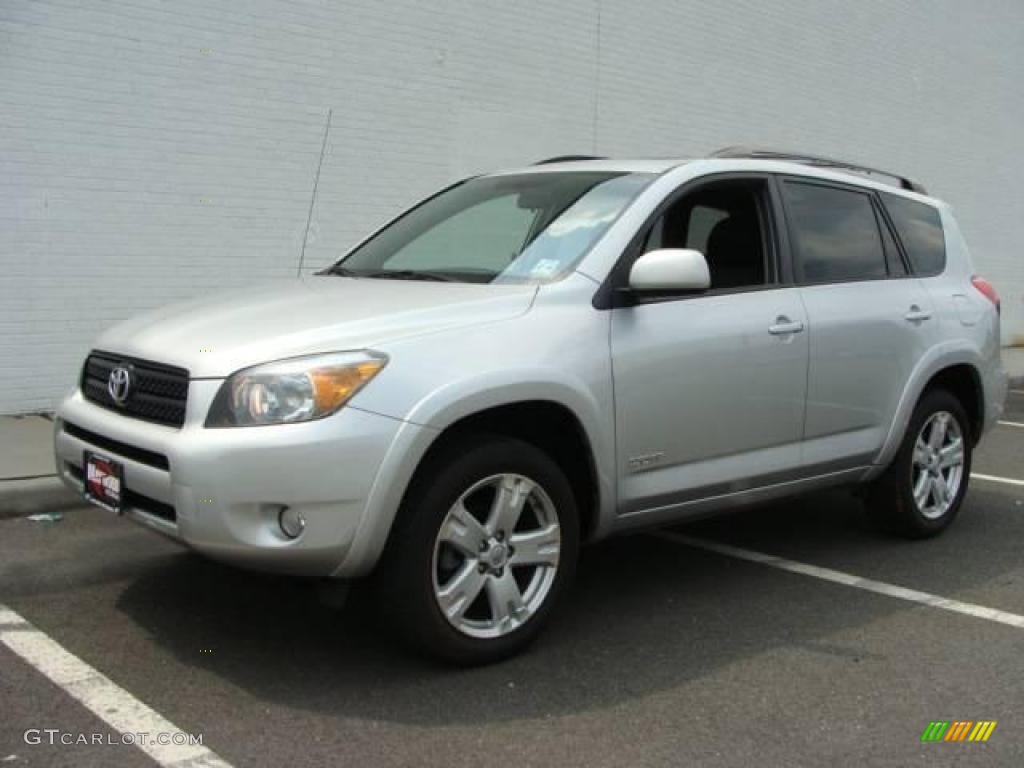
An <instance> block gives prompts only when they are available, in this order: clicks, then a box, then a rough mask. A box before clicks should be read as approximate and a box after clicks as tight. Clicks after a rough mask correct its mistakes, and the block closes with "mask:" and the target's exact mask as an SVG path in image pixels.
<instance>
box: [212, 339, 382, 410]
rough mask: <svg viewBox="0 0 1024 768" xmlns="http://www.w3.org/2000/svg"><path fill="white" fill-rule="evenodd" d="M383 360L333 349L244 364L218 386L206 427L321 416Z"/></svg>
mask: <svg viewBox="0 0 1024 768" xmlns="http://www.w3.org/2000/svg"><path fill="white" fill-rule="evenodd" d="M387 361H388V359H387V357H386V356H385V355H382V354H380V353H379V352H370V351H362V352H337V353H332V354H327V355H313V356H309V357H294V358H291V359H289V360H279V361H277V362H275V363H266V364H264V365H257V366H254V367H253V368H245V369H243V370H241V371H238V372H236V373H233V374H231V376H229V377H228V378H227V380H226V381H225V382H224V383H223V384H222V385H221V388H220V390H219V391H218V392H217V396H216V397H215V398H214V399H213V405H211V406H210V413H209V415H208V416H207V417H206V426H208V427H252V426H258V425H261V424H291V423H295V422H298V421H312V420H313V419H322V418H323V417H324V416H329V415H330V414H332V413H334V412H335V411H336V410H338V409H339V408H341V406H343V405H344V404H345V403H346V402H348V400H349V399H350V398H351V397H352V396H353V395H354V394H355V393H356V392H358V391H359V390H360V389H362V387H363V385H364V384H366V382H368V381H369V380H370V379H372V378H373V377H374V376H376V375H377V374H378V373H379V372H380V369H381V368H383V367H384V365H385V364H386V363H387Z"/></svg>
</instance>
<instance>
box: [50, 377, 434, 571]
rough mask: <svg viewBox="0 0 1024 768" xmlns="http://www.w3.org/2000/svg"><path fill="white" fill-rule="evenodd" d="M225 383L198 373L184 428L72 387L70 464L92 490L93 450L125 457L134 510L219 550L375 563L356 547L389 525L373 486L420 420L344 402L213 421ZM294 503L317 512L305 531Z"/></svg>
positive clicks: (71, 481)
mask: <svg viewBox="0 0 1024 768" xmlns="http://www.w3.org/2000/svg"><path fill="white" fill-rule="evenodd" d="M220 383H221V382H220V381H215V380H194V381H192V382H190V385H189V398H188V409H189V414H188V415H187V416H186V421H185V425H184V426H183V427H182V428H181V429H176V428H173V427H165V426H161V425H158V424H151V423H148V422H144V421H140V420H138V419H132V418H127V417H125V416H123V415H121V414H119V413H116V412H113V411H110V410H108V409H105V408H102V407H100V406H97V405H95V404H93V403H91V402H89V401H87V400H85V399H84V398H83V397H82V395H81V393H80V392H76V393H74V394H72V395H71V396H69V397H68V398H67V399H66V400H65V401H64V402H63V403H62V405H61V407H60V409H59V410H58V413H57V416H58V418H57V419H56V422H55V430H54V450H55V455H56V463H57V473H58V475H59V476H60V477H61V478H62V480H63V481H64V482H65V483H66V484H67V485H68V486H70V487H71V488H72V489H74V490H76V491H79V492H81V490H82V480H81V476H82V462H83V452H84V451H85V450H91V451H94V452H97V453H100V454H103V455H106V456H109V457H111V458H113V459H115V460H117V461H119V462H121V463H122V464H123V465H124V473H125V477H124V487H125V493H124V499H125V507H126V508H125V515H126V516H127V517H129V518H131V519H133V520H135V521H136V522H139V523H141V524H142V525H144V526H146V527H148V528H150V529H151V530H154V531H156V532H158V533H161V534H164V535H166V536H169V537H171V538H173V539H176V540H178V541H181V542H182V543H184V544H186V545H187V546H189V547H191V548H193V549H195V550H197V551H199V552H202V553H204V554H207V555H209V556H211V557H213V558H216V559H219V560H224V561H227V562H231V563H234V564H237V565H242V566H246V567H251V568H255V569H258V570H269V571H278V572H285V573H293V574H300V575H308V576H327V575H331V574H334V575H342V576H344V575H351V574H355V573H361V572H365V571H366V570H368V569H369V568H370V567H372V564H373V563H372V562H354V561H352V559H351V558H349V557H348V555H349V550H350V548H351V547H352V544H353V541H354V540H355V539H356V537H357V532H360V531H367V530H371V531H372V530H374V529H375V528H376V527H377V525H376V524H375V521H374V520H373V519H368V518H372V517H373V515H374V514H375V512H374V510H373V509H372V507H373V506H374V505H372V504H371V502H370V498H371V492H372V491H373V489H374V487H375V484H376V483H377V482H378V480H379V478H378V475H379V474H380V468H381V466H382V464H383V462H384V460H385V457H386V456H388V454H389V452H390V451H391V449H392V447H393V445H394V443H395V440H396V436H397V435H398V434H399V433H400V432H407V431H408V430H410V429H416V428H415V427H414V426H413V425H409V424H407V423H404V422H401V421H398V420H396V419H392V418H389V417H385V416H380V415H377V414H372V413H367V412H365V411H360V410H357V409H355V408H343V409H342V410H341V411H340V412H338V413H336V414H334V415H333V416H330V417H328V418H326V419H322V420H319V421H313V422H307V423H302V424H285V425H277V426H269V427H250V428H229V429H206V428H204V427H203V426H202V421H203V419H204V418H205V414H206V412H207V409H208V406H209V403H210V402H211V401H212V398H213V396H214V394H215V393H216V390H217V388H218V386H219V385H220ZM283 506H288V507H293V508H297V509H299V510H300V511H301V512H302V514H303V516H304V517H305V519H306V527H305V530H304V531H303V533H302V534H301V536H299V538H297V539H289V538H287V537H286V536H285V535H284V534H283V533H282V532H281V530H280V527H279V524H278V515H279V513H280V510H281V508H282V507H283ZM392 515H393V510H389V511H388V512H387V513H386V514H384V515H381V523H382V524H385V525H390V521H391V517H392ZM385 521H386V522H385ZM361 551H362V548H361ZM370 554H371V555H372V556H374V558H375V555H376V552H371V553H370ZM360 557H361V558H362V559H363V560H366V559H367V556H366V555H362V554H361V555H360Z"/></svg>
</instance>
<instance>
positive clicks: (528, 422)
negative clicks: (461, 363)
mask: <svg viewBox="0 0 1024 768" xmlns="http://www.w3.org/2000/svg"><path fill="white" fill-rule="evenodd" d="M602 413H605V414H610V413H611V405H610V403H609V404H608V406H607V407H606V408H602V407H601V405H600V403H598V402H597V401H596V400H594V399H593V398H591V397H588V394H587V393H585V392H584V391H582V390H581V389H577V388H575V387H570V386H567V385H565V384H559V383H552V382H550V381H547V382H544V383H542V384H529V383H522V382H520V383H516V384H502V385H500V386H493V387H487V388H479V387H471V386H470V385H469V383H463V385H462V386H460V387H459V388H458V391H447V392H445V391H439V392H436V393H435V396H434V397H432V398H430V399H429V400H426V401H423V402H421V403H419V404H417V406H416V407H415V408H414V409H413V412H412V413H411V414H410V415H409V417H408V419H407V420H406V422H405V424H404V425H403V429H401V430H400V431H399V435H398V437H396V440H395V443H394V444H393V445H392V448H391V450H390V451H389V454H388V456H387V457H386V458H385V460H384V463H383V464H382V466H381V469H380V470H379V471H378V476H377V478H376V479H375V481H374V488H373V491H372V492H371V499H370V501H369V502H368V505H367V510H366V512H365V514H364V519H363V520H362V522H361V523H360V525H359V529H358V530H357V532H356V534H355V537H354V540H353V543H352V545H351V547H350V548H349V550H348V552H346V553H345V556H344V558H343V560H342V562H341V564H340V565H339V566H338V568H336V569H335V571H334V575H335V576H345V577H349V576H361V575H365V574H367V573H369V572H370V571H371V570H372V569H373V567H374V566H375V564H376V562H377V561H378V560H379V558H380V556H381V554H382V553H383V551H384V548H385V546H386V545H387V542H388V540H389V539H390V536H391V531H392V530H393V529H394V528H395V523H396V521H397V516H398V514H399V511H400V510H401V509H402V508H403V502H404V501H405V498H406V495H407V493H408V492H409V488H410V487H411V486H412V484H413V482H414V481H415V479H416V477H417V475H418V474H419V473H420V472H421V471H422V470H423V468H424V467H425V466H426V464H427V463H428V462H429V461H430V460H431V458H432V457H434V456H437V455H438V453H439V452H440V451H442V450H443V449H444V447H445V446H446V445H450V444H451V442H452V441H453V440H455V439H458V438H459V437H460V436H462V435H465V434H469V433H471V432H474V431H477V432H481V433H485V432H492V433H496V434H505V435H509V436H512V437H519V438H520V439H525V440H527V441H528V442H531V443H532V444H537V445H538V447H539V448H541V450H545V451H547V452H549V455H551V454H553V455H552V458H553V459H554V460H555V461H556V462H558V463H559V465H560V466H562V467H563V470H565V469H566V467H568V470H567V471H566V474H567V475H568V476H569V480H570V483H571V485H572V487H573V493H574V496H575V497H576V499H577V504H578V507H579V515H580V528H581V538H582V539H583V540H584V541H585V540H591V539H595V538H600V537H601V536H603V535H604V534H605V533H606V532H607V531H608V530H609V529H610V522H611V519H612V517H613V516H614V505H615V487H614V472H613V471H612V470H613V468H614V450H615V447H614V439H613V437H612V435H611V429H612V425H611V419H610V417H609V418H608V420H607V422H606V421H605V420H603V419H602V418H601V414H602Z"/></svg>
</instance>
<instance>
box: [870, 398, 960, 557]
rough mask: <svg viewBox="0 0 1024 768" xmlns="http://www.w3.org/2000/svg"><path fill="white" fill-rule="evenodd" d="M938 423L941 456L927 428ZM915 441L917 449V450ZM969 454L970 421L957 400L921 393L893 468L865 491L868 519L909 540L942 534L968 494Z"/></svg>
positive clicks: (889, 468) (930, 428) (934, 434)
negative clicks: (942, 428)
mask: <svg viewBox="0 0 1024 768" xmlns="http://www.w3.org/2000/svg"><path fill="white" fill-rule="evenodd" d="M938 423H945V431H944V432H943V433H942V434H941V438H942V439H941V443H942V448H941V454H936V453H935V451H934V440H931V439H932V438H935V439H937V435H936V433H935V432H933V431H932V429H933V427H934V426H935V425H936V424H938ZM919 440H920V441H921V443H922V447H921V450H920V451H917V450H916V447H917V444H918V441H919ZM957 441H958V442H959V445H960V450H961V458H960V463H959V465H956V464H955V463H954V459H955V457H956V451H955V450H954V449H953V448H952V446H953V444H955V443H956V442H957ZM972 450H973V445H972V442H971V432H970V422H969V420H968V418H967V413H966V412H965V411H964V408H963V406H962V405H961V404H960V401H959V400H958V399H957V398H956V397H955V396H953V395H952V394H950V393H949V392H947V391H946V390H943V389H933V390H929V391H927V392H925V394H924V395H923V396H922V397H921V400H920V402H918V404H917V407H916V408H915V409H914V413H913V415H912V416H911V418H910V423H909V424H908V426H907V431H906V434H905V435H904V437H903V442H902V443H901V444H900V448H899V450H898V451H897V452H896V457H895V458H894V459H893V461H892V464H890V465H889V467H888V469H886V471H885V473H884V474H883V475H882V476H881V477H879V478H878V479H877V480H876V481H875V482H874V483H873V484H872V485H871V486H870V488H869V491H868V494H867V512H868V515H869V516H870V517H871V519H872V520H873V521H874V522H875V524H876V525H878V526H879V527H881V528H883V529H885V530H887V531H890V532H892V533H896V534H899V535H902V536H905V537H908V538H914V539H923V538H928V537H930V536H937V535H938V534H940V533H942V532H943V531H944V530H946V528H948V527H949V526H950V525H951V524H952V522H953V521H954V520H955V519H956V516H957V514H958V513H959V512H960V505H961V503H962V502H963V500H964V495H965V494H966V493H967V484H968V481H969V479H970V476H971V454H972ZM943 455H944V456H946V458H945V459H943ZM947 464H948V466H947ZM936 472H938V473H939V474H938V475H936ZM940 481H941V482H940ZM915 486H917V490H918V492H919V494H918V496H917V498H915V493H914V492H915ZM942 488H945V493H943V492H942ZM922 489H924V492H923V494H922ZM922 495H923V500H922Z"/></svg>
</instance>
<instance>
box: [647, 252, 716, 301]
mask: <svg viewBox="0 0 1024 768" xmlns="http://www.w3.org/2000/svg"><path fill="white" fill-rule="evenodd" d="M629 287H630V289H631V290H633V291H637V292H641V291H706V290H707V289H708V288H710V287H711V273H710V272H708V262H707V259H705V258H704V254H703V253H701V252H700V251H694V250H691V249H689V248H663V249H661V250H657V251H649V252H647V253H645V254H644V255H643V256H641V257H640V258H638V259H637V260H636V261H635V262H633V268H632V269H630V270H629Z"/></svg>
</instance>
